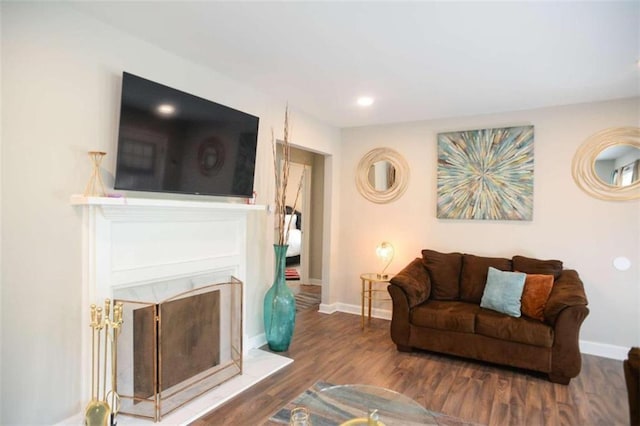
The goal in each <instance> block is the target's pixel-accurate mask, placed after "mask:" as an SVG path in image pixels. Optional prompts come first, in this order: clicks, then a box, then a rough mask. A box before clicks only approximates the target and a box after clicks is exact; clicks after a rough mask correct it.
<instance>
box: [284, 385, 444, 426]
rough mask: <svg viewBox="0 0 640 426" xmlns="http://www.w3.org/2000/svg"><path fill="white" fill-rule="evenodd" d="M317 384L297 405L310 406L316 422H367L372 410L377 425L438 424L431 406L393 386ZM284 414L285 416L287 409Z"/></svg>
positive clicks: (318, 425)
mask: <svg viewBox="0 0 640 426" xmlns="http://www.w3.org/2000/svg"><path fill="white" fill-rule="evenodd" d="M317 385H318V384H316V387H314V388H311V389H309V390H307V391H306V392H305V393H304V394H303V395H301V396H300V397H299V398H297V399H296V401H295V406H297V407H305V408H306V409H307V411H308V412H309V414H310V417H311V424H312V425H313V426H330V425H331V426H333V425H345V426H357V425H367V424H368V423H367V422H368V419H369V416H370V415H371V413H374V414H373V416H374V417H373V418H377V421H378V423H377V425H378V426H382V425H384V426H393V425H402V426H410V425H437V424H438V422H437V421H436V419H435V417H434V415H433V414H432V413H431V412H430V411H429V410H427V409H426V408H424V407H423V406H421V405H420V404H418V403H417V402H416V401H414V400H413V399H411V398H409V397H407V396H405V395H402V394H401V393H398V392H395V391H392V390H390V389H385V388H381V387H377V386H370V385H338V386H331V385H328V386H326V387H322V386H317ZM283 411H284V410H283ZM278 414H280V413H278ZM282 416H283V417H286V413H282ZM272 420H275V419H273V418H272ZM282 420H287V419H284V418H283V419H282ZM373 424H376V423H373Z"/></svg>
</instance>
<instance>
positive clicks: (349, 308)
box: [333, 303, 391, 320]
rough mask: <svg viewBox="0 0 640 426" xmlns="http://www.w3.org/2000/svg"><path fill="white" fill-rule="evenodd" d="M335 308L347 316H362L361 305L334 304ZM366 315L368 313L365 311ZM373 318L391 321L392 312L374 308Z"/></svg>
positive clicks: (372, 311)
mask: <svg viewBox="0 0 640 426" xmlns="http://www.w3.org/2000/svg"><path fill="white" fill-rule="evenodd" d="M333 306H335V309H336V311H338V312H344V313H346V314H353V315H362V306H361V305H351V304H348V303H334V305H333ZM366 314H367V312H366V310H365V315H366ZM371 317H372V318H379V319H384V320H391V310H389V309H381V308H372V309H371Z"/></svg>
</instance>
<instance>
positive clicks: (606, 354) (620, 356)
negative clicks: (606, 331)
mask: <svg viewBox="0 0 640 426" xmlns="http://www.w3.org/2000/svg"><path fill="white" fill-rule="evenodd" d="M580 352H582V353H583V354H589V355H596V356H601V357H603V358H611V359H617V360H619V361H622V360H625V359H627V354H628V353H629V348H627V347H624V346H617V345H610V344H608V343H598V342H589V341H588V340H580Z"/></svg>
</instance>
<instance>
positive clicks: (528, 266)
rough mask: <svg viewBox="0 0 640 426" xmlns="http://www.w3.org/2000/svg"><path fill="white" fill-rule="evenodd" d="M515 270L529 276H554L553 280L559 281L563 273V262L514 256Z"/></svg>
mask: <svg viewBox="0 0 640 426" xmlns="http://www.w3.org/2000/svg"><path fill="white" fill-rule="evenodd" d="M513 270H514V271H518V272H525V273H527V274H543V275H553V278H554V279H556V280H557V279H558V277H559V276H560V273H561V272H562V261H560V260H539V259H533V258H530V257H524V256H513Z"/></svg>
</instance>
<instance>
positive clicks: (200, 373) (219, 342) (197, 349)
mask: <svg viewBox="0 0 640 426" xmlns="http://www.w3.org/2000/svg"><path fill="white" fill-rule="evenodd" d="M118 301H120V302H123V304H124V314H123V317H124V323H123V329H122V333H121V335H120V337H119V339H118V356H117V367H116V371H117V392H118V394H119V395H120V400H121V407H120V412H121V413H122V414H129V415H133V416H136V417H144V418H150V419H153V420H155V421H160V420H161V418H162V416H164V415H166V414H168V413H170V412H171V411H173V410H175V409H176V408H179V407H181V406H182V405H184V404H185V403H187V402H189V401H190V400H192V399H193V398H196V397H197V396H200V395H202V394H203V393H205V392H207V391H208V390H210V389H211V388H213V387H215V386H217V385H219V384H221V383H223V382H225V381H226V380H228V379H230V378H232V377H234V376H236V375H238V374H241V373H242V283H241V282H240V281H239V280H237V279H235V278H233V277H231V279H230V281H229V282H226V283H221V284H212V285H207V286H204V287H200V288H197V289H194V290H189V291H186V292H183V293H181V294H179V295H176V296H173V297H171V298H169V299H167V300H164V301H162V302H160V303H153V302H141V301H130V300H118Z"/></svg>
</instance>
